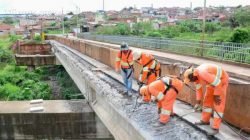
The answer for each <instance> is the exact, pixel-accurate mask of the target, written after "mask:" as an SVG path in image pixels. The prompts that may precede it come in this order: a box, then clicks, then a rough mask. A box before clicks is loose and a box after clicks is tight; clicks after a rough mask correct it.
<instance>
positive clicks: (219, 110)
mask: <svg viewBox="0 0 250 140" xmlns="http://www.w3.org/2000/svg"><path fill="white" fill-rule="evenodd" d="M228 79H229V77H228V74H227V72H226V71H225V70H223V69H222V68H221V67H220V66H217V65H214V64H202V65H200V66H199V67H197V68H189V69H187V70H186V71H185V73H184V82H185V83H186V84H188V83H189V82H194V84H195V86H196V100H197V104H196V105H195V109H199V108H200V107H201V100H202V96H203V95H202V92H203V91H202V86H203V85H205V86H206V93H205V96H204V98H203V106H202V119H201V121H199V122H196V123H195V124H196V125H209V124H210V121H209V120H210V117H211V114H212V110H213V109H214V121H213V126H212V128H213V130H214V132H213V134H216V133H218V132H219V128H220V124H221V121H222V120H221V118H222V117H223V113H224V109H225V102H226V91H227V87H228Z"/></svg>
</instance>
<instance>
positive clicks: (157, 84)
mask: <svg viewBox="0 0 250 140" xmlns="http://www.w3.org/2000/svg"><path fill="white" fill-rule="evenodd" d="M182 87H183V83H182V81H180V80H179V79H177V78H170V77H167V76H165V77H162V78H161V79H160V80H157V81H154V82H153V83H151V84H149V85H148V90H147V91H148V92H146V94H145V95H144V100H145V101H149V100H150V99H151V95H152V96H155V97H156V99H157V101H162V100H163V99H164V96H165V95H166V94H167V92H168V91H169V90H170V89H173V90H174V92H175V93H176V94H178V93H179V92H180V91H181V89H182ZM150 89H151V90H150Z"/></svg>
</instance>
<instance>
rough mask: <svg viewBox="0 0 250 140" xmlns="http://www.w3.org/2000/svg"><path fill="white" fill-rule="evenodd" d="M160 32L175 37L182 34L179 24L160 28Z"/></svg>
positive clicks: (168, 36)
mask: <svg viewBox="0 0 250 140" xmlns="http://www.w3.org/2000/svg"><path fill="white" fill-rule="evenodd" d="M160 33H161V34H162V35H163V36H165V37H167V38H174V37H177V36H179V35H180V29H179V27H178V26H169V27H166V28H163V29H161V30H160Z"/></svg>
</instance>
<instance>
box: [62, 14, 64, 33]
mask: <svg viewBox="0 0 250 140" xmlns="http://www.w3.org/2000/svg"><path fill="white" fill-rule="evenodd" d="M62 29H63V35H64V15H63V9H62Z"/></svg>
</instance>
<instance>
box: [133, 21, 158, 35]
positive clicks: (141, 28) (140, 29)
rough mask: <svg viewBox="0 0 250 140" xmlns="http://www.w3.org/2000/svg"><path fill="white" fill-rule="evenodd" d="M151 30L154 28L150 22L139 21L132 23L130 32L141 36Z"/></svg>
mask: <svg viewBox="0 0 250 140" xmlns="http://www.w3.org/2000/svg"><path fill="white" fill-rule="evenodd" d="M153 30H154V29H153V26H152V23H151V22H139V23H135V24H134V25H133V28H132V34H133V35H137V36H142V35H145V34H146V32H151V31H153Z"/></svg>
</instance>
